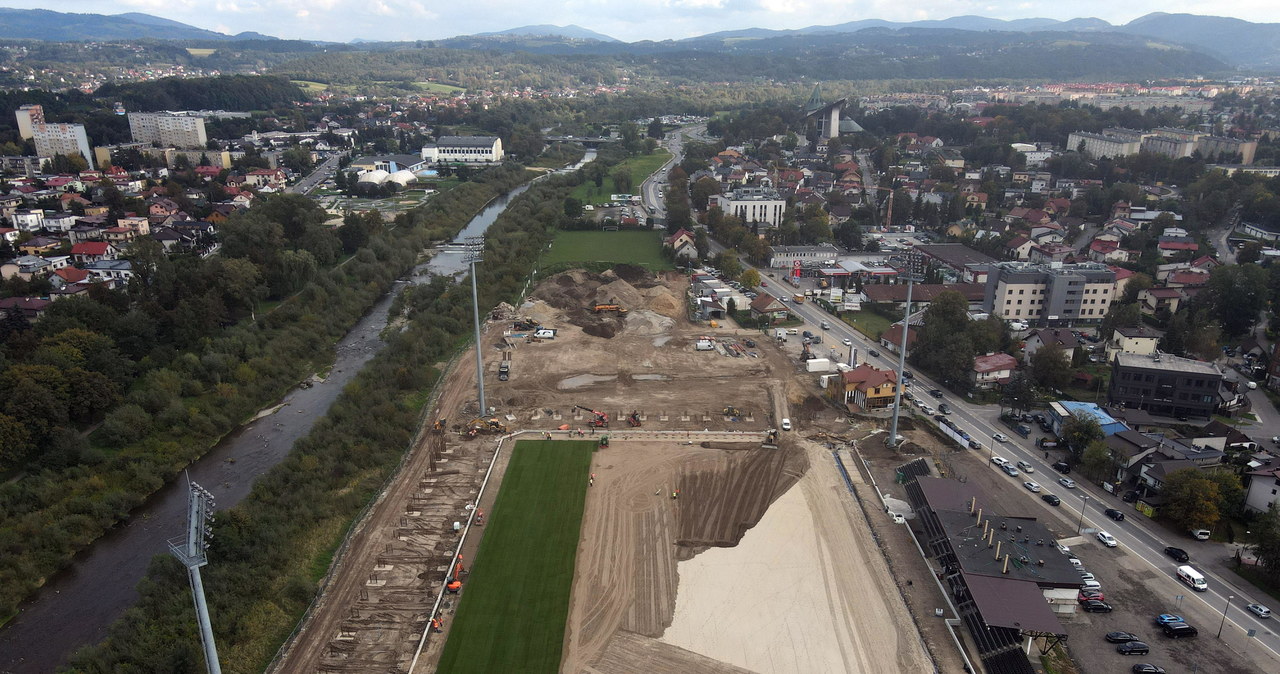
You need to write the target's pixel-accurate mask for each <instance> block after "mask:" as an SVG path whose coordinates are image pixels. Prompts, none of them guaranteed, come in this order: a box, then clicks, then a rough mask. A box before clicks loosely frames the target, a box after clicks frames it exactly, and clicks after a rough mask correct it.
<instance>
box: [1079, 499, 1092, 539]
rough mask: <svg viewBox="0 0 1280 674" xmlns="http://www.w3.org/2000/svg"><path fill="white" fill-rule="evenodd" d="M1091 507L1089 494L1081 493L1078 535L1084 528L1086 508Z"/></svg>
mask: <svg viewBox="0 0 1280 674" xmlns="http://www.w3.org/2000/svg"><path fill="white" fill-rule="evenodd" d="M1088 507H1089V495H1088V494H1081V495H1080V522H1079V523H1077V524H1076V535H1077V536H1079V535H1080V531H1081V530H1082V529H1083V528H1084V510H1085V508H1088Z"/></svg>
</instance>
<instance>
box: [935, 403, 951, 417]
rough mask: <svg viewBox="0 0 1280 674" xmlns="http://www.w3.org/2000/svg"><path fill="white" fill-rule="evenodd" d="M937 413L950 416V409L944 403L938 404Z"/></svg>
mask: <svg viewBox="0 0 1280 674" xmlns="http://www.w3.org/2000/svg"><path fill="white" fill-rule="evenodd" d="M938 411H939V412H942V413H943V414H951V407H950V406H948V405H947V404H946V403H940V404H939V405H938Z"/></svg>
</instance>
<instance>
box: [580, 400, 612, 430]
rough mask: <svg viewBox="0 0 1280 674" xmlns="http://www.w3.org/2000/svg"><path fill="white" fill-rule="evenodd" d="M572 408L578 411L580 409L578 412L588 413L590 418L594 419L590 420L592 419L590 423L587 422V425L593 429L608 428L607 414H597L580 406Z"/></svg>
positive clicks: (588, 408)
mask: <svg viewBox="0 0 1280 674" xmlns="http://www.w3.org/2000/svg"><path fill="white" fill-rule="evenodd" d="M574 407H576V408H578V409H580V410H582V411H584V412H590V413H591V415H592V417H594V418H592V419H591V421H588V422H587V423H588V424H589V425H591V426H594V427H596V428H608V427H609V415H608V414H605V413H604V412H597V411H596V410H593V409H591V408H590V407H583V406H582V405H574Z"/></svg>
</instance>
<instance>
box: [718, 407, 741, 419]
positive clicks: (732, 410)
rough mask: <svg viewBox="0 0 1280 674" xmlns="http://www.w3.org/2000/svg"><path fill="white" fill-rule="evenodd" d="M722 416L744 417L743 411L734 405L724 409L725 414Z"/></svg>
mask: <svg viewBox="0 0 1280 674" xmlns="http://www.w3.org/2000/svg"><path fill="white" fill-rule="evenodd" d="M722 414H724V415H725V416H726V417H740V416H742V411H741V410H739V409H738V408H736V407H734V406H733V405H729V406H728V407H726V408H724V412H723V413H722Z"/></svg>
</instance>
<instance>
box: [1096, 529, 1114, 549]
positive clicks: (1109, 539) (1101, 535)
mask: <svg viewBox="0 0 1280 674" xmlns="http://www.w3.org/2000/svg"><path fill="white" fill-rule="evenodd" d="M1098 541H1099V542H1100V543H1102V544H1103V545H1105V546H1107V547H1108V548H1114V547H1116V546H1117V545H1119V543H1117V542H1116V539H1115V537H1114V536H1112V535H1111V534H1109V533H1107V532H1105V531H1099V532H1098Z"/></svg>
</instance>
